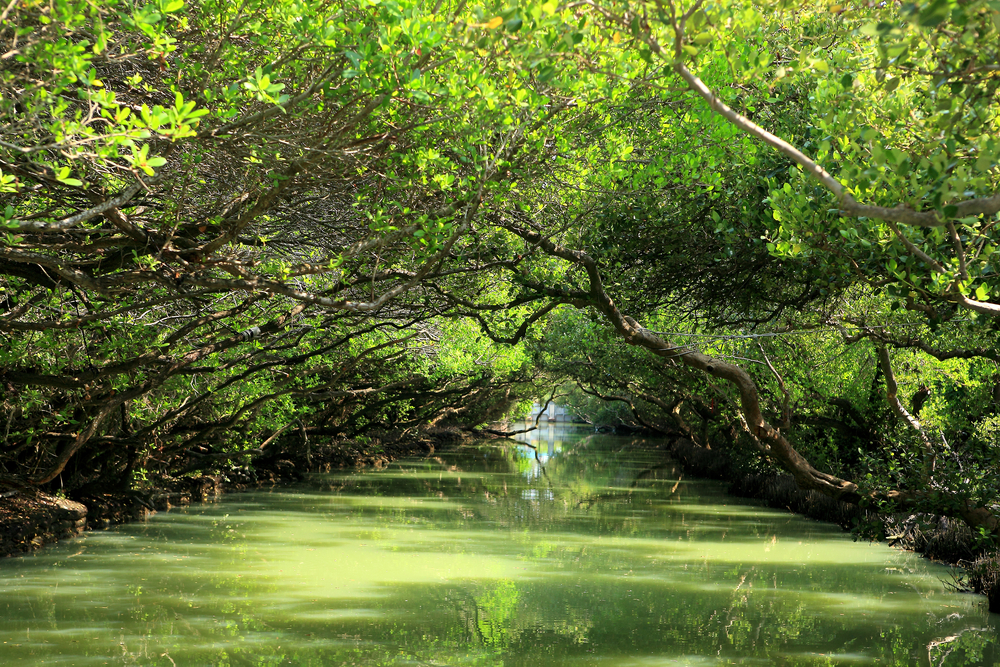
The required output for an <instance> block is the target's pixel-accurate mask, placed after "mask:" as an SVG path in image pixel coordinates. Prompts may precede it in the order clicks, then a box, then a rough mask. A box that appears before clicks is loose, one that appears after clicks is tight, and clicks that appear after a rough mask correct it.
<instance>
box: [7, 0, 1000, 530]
mask: <svg viewBox="0 0 1000 667" xmlns="http://www.w3.org/2000/svg"><path fill="white" fill-rule="evenodd" d="M998 33H1000V6H998V5H997V3H996V2H987V1H985V0H979V1H976V0H972V1H969V2H961V3H959V2H953V1H949V0H933V1H932V2H919V3H907V4H897V3H880V4H879V5H878V6H869V5H868V4H867V3H858V4H849V3H847V4H838V5H832V6H826V5H822V6H820V5H815V3H796V2H787V1H784V2H772V3H762V4H758V5H753V4H750V3H744V2H737V1H735V0H733V1H731V2H727V1H722V2H714V3H704V2H700V1H699V2H694V3H674V2H670V1H666V2H659V1H654V2H631V3H629V2H619V3H602V2H599V1H598V2H579V3H567V4H560V3H558V2H556V1H555V0H551V1H549V2H544V3H543V2H535V3H532V2H525V3H521V4H512V5H490V4H482V3H472V4H469V3H465V2H462V3H457V4H454V3H437V4H436V5H434V6H431V5H430V4H426V3H423V2H422V1H421V0H385V1H381V2H380V1H374V0H357V1H354V0H347V1H346V2H342V3H337V4H333V3H326V2H324V1H321V0H315V1H313V0H277V1H274V0H272V1H270V2H266V3H264V2H259V1H258V0H247V1H245V2H240V3H221V2H220V3H214V2H202V3H191V4H189V5H185V4H184V2H183V0H155V1H150V2H146V3H139V4H133V3H124V2H116V1H115V0H102V1H101V2H98V3H93V2H90V3H86V2H76V1H74V0H67V1H65V2H58V3H46V2H40V1H37V0H28V1H27V2H21V3H12V4H10V5H9V6H8V7H7V9H6V11H4V13H3V16H2V31H0V39H2V41H3V56H2V58H0V96H2V97H0V115H2V122H0V197H3V205H2V206H0V208H2V209H3V211H2V212H3V216H4V218H3V224H4V225H5V227H6V232H5V233H4V237H3V239H0V307H2V310H3V315H0V341H2V342H0V355H2V356H0V383H2V387H3V402H4V414H5V424H4V425H3V428H4V435H3V438H4V441H3V442H4V449H3V452H2V455H0V466H2V475H3V477H2V482H3V483H4V484H8V485H12V486H18V487H24V486H37V487H41V488H47V489H52V488H58V487H60V486H62V487H63V488H67V489H69V490H70V491H75V490H81V489H88V488H90V489H94V488H107V487H118V488H126V487H128V486H130V485H132V484H135V483H136V482H137V481H138V480H140V479H142V478H143V476H148V475H151V474H154V473H156V474H158V473H171V474H177V473H184V472H194V471H198V470H211V469H213V468H214V467H216V466H218V465H220V464H221V463H223V462H232V461H237V462H243V463H246V462H249V461H252V460H253V458H254V457H256V456H260V455H262V454H263V452H265V451H267V448H271V450H274V449H276V448H277V449H281V448H301V447H308V446H309V443H310V442H316V441H317V439H358V438H368V437H371V436H372V435H373V434H385V433H394V434H397V435H398V434H402V433H405V432H407V431H412V430H414V429H417V428H420V427H422V426H425V425H427V424H437V423H457V424H462V425H465V426H475V425H480V424H483V423H485V422H487V421H489V420H491V419H494V418H496V417H498V416H500V415H502V414H503V413H504V412H505V411H507V410H509V409H510V408H511V407H512V406H513V405H514V404H516V403H517V402H518V401H520V400H522V399H523V398H526V397H530V396H532V395H535V394H537V393H539V392H540V391H541V390H542V389H541V388H542V387H546V386H552V385H557V384H564V385H566V386H572V387H574V390H573V391H574V392H575V394H574V396H573V398H572V399H571V400H573V402H574V404H576V405H578V406H579V407H580V409H581V410H584V411H590V412H592V413H595V414H596V409H595V408H594V407H593V405H588V404H587V403H588V401H592V400H600V401H601V405H602V406H605V407H603V408H602V410H603V411H604V412H605V413H607V412H608V411H609V410H611V408H608V407H607V406H609V405H615V406H618V407H619V410H618V411H617V412H616V413H615V414H614V415H612V417H613V418H614V419H617V420H624V421H626V422H629V423H633V424H638V425H642V426H645V427H647V428H650V429H654V430H660V431H664V432H672V433H676V432H678V431H679V432H681V433H683V434H684V435H685V436H686V437H688V438H690V439H692V440H694V441H695V442H697V443H699V444H702V445H704V446H712V447H720V446H728V447H732V448H733V449H734V450H735V451H738V452H743V454H742V455H743V456H745V458H747V460H748V465H758V466H779V467H782V468H784V469H786V470H788V471H789V472H791V473H792V474H793V475H794V476H795V478H796V480H797V481H798V483H799V484H800V486H802V487H803V488H810V489H815V490H819V491H821V492H823V493H826V494H828V495H830V496H832V497H835V498H839V499H842V500H847V501H850V502H856V503H862V504H866V505H867V504H875V505H880V506H886V507H893V508H899V507H905V508H913V509H920V510H926V511H930V512H934V513H939V514H947V515H951V516H958V517H961V518H962V519H964V520H965V521H966V522H967V523H968V524H969V525H970V526H972V527H973V528H974V529H975V530H977V531H979V533H980V535H981V536H982V539H983V540H984V541H988V540H990V539H996V537H997V535H998V533H1000V521H998V513H997V509H996V508H997V502H998V497H997V494H998V492H1000V490H998V488H997V486H996V484H995V482H994V480H995V475H996V473H997V470H998V467H1000V428H998V427H1000V369H998V367H997V364H998V360H1000V359H998V356H1000V350H998V345H997V343H998V321H1000V301H998V300H997V297H998V296H1000V277H998V274H997V271H996V267H995V260H994V259H993V254H994V251H995V249H996V245H997V244H996V241H995V239H996V234H997V231H996V230H997V225H998V222H1000V218H998V212H1000V189H998V188H1000V166H998V164H1000V135H998V130H1000V119H998V109H1000V107H998V105H997V102H998V87H1000V39H998ZM310 439H312V440H310ZM751 454H753V460H754V461H756V462H755V463H750V460H751Z"/></svg>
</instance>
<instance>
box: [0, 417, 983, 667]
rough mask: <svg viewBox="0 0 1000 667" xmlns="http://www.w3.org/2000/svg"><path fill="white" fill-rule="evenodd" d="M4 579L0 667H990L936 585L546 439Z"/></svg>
mask: <svg viewBox="0 0 1000 667" xmlns="http://www.w3.org/2000/svg"><path fill="white" fill-rule="evenodd" d="M524 442H529V443H530V444H531V445H534V447H535V449H532V448H531V447H528V446H526V445H525V444H520V445H514V444H507V445H502V444H501V445H497V444H495V443H494V444H489V445H483V446H481V447H471V448H463V449H459V450H455V451H450V452H445V453H439V454H436V455H433V456H431V457H429V458H423V459H412V460H406V461H402V462H399V463H396V464H393V465H391V466H389V467H388V468H386V469H383V470H372V469H365V470H359V471H347V472H342V473H340V472H338V473H335V474H326V475H316V476H314V477H312V478H310V479H309V480H308V482H307V483H304V484H301V485H299V486H295V487H291V488H282V489H273V490H257V491H252V492H245V493H231V494H228V495H226V496H225V497H224V498H223V499H222V500H221V501H220V502H217V503H211V504H205V505H199V506H193V507H188V508H183V509H175V510H172V511H170V512H164V513H160V514H157V515H156V516H154V517H152V518H151V519H150V520H149V521H147V522H145V523H139V524H131V525H126V526H121V527H119V528H117V529H115V530H111V531H107V532H93V533H88V534H87V535H85V536H84V537H82V538H79V539H76V540H72V541H68V542H64V543H61V544H57V545H55V546H52V547H49V548H46V549H44V550H43V551H41V552H39V553H37V554H34V555H29V556H26V557H21V558H12V559H6V560H4V561H2V562H0V581H2V591H3V596H2V602H0V640H2V641H3V643H2V644H0V664H2V665H4V666H5V667H11V666H21V665H32V666H34V665H42V664H44V665H73V666H89V665H164V666H174V667H179V666H181V665H185V666H186V665H315V666H320V665H323V666H326V665H365V666H369V665H372V666H373V665H400V666H402V665H414V666H417V665H470V666H471V665H476V666H479V665H482V666H493V665H497V666H499V665H504V666H506V667H513V666H520V665H524V666H529V665H530V666H536V665H574V666H583V665H588V666H597V665H601V666H605V665H608V666H610V665H615V666H624V667H630V666H635V667H639V666H643V667H645V666H653V665H699V666H700V665H906V666H909V665H945V666H956V665H987V666H992V665H998V664H1000V648H998V646H1000V617H998V616H997V615H995V614H994V615H991V614H989V613H988V612H987V609H986V605H985V603H984V600H983V599H982V598H980V597H977V596H972V595H963V594H957V593H954V592H951V591H950V590H949V589H948V587H947V586H946V585H945V584H944V583H943V582H944V581H948V580H950V570H949V569H948V568H947V567H945V566H942V565H937V564H934V563H931V562H928V561H926V560H922V559H920V558H919V557H917V556H914V555H912V554H909V553H905V552H901V551H897V550H893V549H890V548H888V547H886V546H884V545H878V544H868V543H866V542H854V541H852V540H851V537H850V536H849V535H848V534H845V533H843V532H842V531H841V530H840V529H838V528H836V527H835V526H830V525H826V524H822V523H817V522H814V521H810V520H808V519H804V518H801V517H798V516H794V515H791V514H789V513H787V512H781V511H775V510H769V509H762V508H759V507H755V506H752V505H750V504H749V503H745V502H742V501H740V500H739V499H734V498H731V497H728V496H726V495H725V494H724V487H723V486H722V485H719V484H717V483H714V482H706V481H702V480H697V479H690V478H688V477H687V476H684V475H683V474H682V473H681V471H680V470H679V469H678V468H677V467H676V466H675V465H674V464H672V463H671V462H670V461H669V459H666V458H665V457H664V455H663V453H662V450H661V449H659V448H658V447H657V446H656V443H655V442H654V441H643V440H642V439H638V440H630V439H628V438H621V437H613V436H602V435H593V434H588V433H587V432H586V431H584V430H582V429H579V428H573V427H567V426H563V425H559V426H556V427H553V428H547V427H545V426H543V427H542V429H541V430H540V431H537V432H535V433H532V434H530V436H528V437H527V438H526V439H525V440H524Z"/></svg>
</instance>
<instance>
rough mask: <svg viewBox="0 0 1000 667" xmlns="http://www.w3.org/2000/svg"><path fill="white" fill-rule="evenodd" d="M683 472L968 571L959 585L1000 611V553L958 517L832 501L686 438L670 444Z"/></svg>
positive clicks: (736, 493) (788, 477) (780, 475)
mask: <svg viewBox="0 0 1000 667" xmlns="http://www.w3.org/2000/svg"><path fill="white" fill-rule="evenodd" d="M669 451H670V454H671V456H673V457H674V458H675V459H677V460H678V461H679V462H680V463H681V465H682V466H683V468H684V470H685V471H688V472H690V473H693V474H695V475H698V476H699V477H707V478H709V479H716V480H719V481H724V482H728V483H729V485H730V486H729V493H730V494H732V495H734V496H738V497H742V498H752V499H754V500H756V501H758V502H760V503H761V504H763V505H766V506H768V507H773V508H776V509H787V510H789V511H790V512H794V513H796V514H802V515H804V516H807V517H809V518H812V519H816V520H819V521H826V522H829V523H836V524H838V525H839V526H841V527H842V528H844V529H845V530H850V531H851V532H853V533H854V534H855V535H857V536H858V537H859V538H860V539H869V540H872V541H879V540H885V541H886V542H887V543H888V544H889V545H890V546H893V547H898V548H901V549H906V550H908V551H913V552H916V553H918V554H920V555H922V556H924V557H926V558H929V559H932V560H935V561H939V562H942V563H947V564H950V565H954V566H956V567H960V568H963V569H964V570H965V571H966V573H967V574H966V577H965V578H964V579H961V578H960V580H959V581H957V582H955V585H956V586H957V587H959V588H960V589H962V590H966V591H968V592H973V593H978V594H981V595H985V596H986V597H987V599H988V600H989V605H990V611H992V612H996V613H1000V552H997V551H988V552H984V551H982V550H980V549H977V548H976V544H975V539H974V536H973V534H972V531H971V530H970V529H969V527H968V526H967V525H966V524H965V523H963V522H961V521H958V520H955V519H949V518H947V517H937V516H929V515H923V514H903V515H885V514H879V513H877V512H872V511H869V510H865V509H862V508H860V507H858V506H857V505H850V504H848V503H844V502H840V501H838V500H833V499H832V498H829V497H827V496H824V495H823V494H821V493H819V492H817V491H803V490H802V489H800V488H799V487H798V485H797V484H796V483H795V480H794V479H793V478H792V476H791V475H788V474H783V473H744V472H742V471H740V470H738V469H737V467H736V466H735V465H733V462H732V460H731V459H730V457H729V454H728V453H727V452H726V450H725V449H706V448H705V447H700V446H698V445H696V444H695V443H693V442H691V441H690V440H688V439H686V438H683V437H682V438H677V439H676V440H674V441H673V443H672V445H671V446H670V448H669Z"/></svg>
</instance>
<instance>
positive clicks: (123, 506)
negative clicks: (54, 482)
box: [0, 428, 472, 557]
mask: <svg viewBox="0 0 1000 667" xmlns="http://www.w3.org/2000/svg"><path fill="white" fill-rule="evenodd" d="M471 439H472V438H471V436H469V435H468V434H465V433H463V432H462V431H460V430H458V429H449V428H441V429H433V430H429V431H426V432H423V433H419V434H415V435H402V434H389V435H387V436H385V437H383V438H373V439H370V440H367V441H365V442H355V441H340V442H334V443H324V444H316V445H314V446H312V447H310V448H308V449H304V448H297V449H295V450H294V451H289V450H282V449H280V448H274V449H272V450H271V451H269V452H268V451H267V450H265V452H266V454H264V455H262V456H260V457H258V458H256V459H255V460H254V462H253V465H252V466H247V465H243V466H240V465H232V464H227V465H225V466H220V467H219V468H218V472H216V473H214V474H211V475H203V474H198V475H186V476H178V477H159V478H157V479H155V480H152V481H150V482H148V483H147V484H146V485H145V486H144V487H143V488H140V489H134V490H128V491H119V492H109V493H81V494H79V495H77V496H75V497H73V498H61V497H57V496H52V495H49V494H45V493H41V492H38V491H35V490H32V489H17V490H11V491H7V492H5V493H3V494H2V495H0V557H3V556H16V555H20V554H24V553H28V552H31V551H34V550H36V549H39V548H41V547H43V546H45V545H46V544H51V543H53V542H56V541H58V540H63V539H69V538H72V537H76V536H77V535H79V534H80V533H82V532H83V531H84V530H101V529H106V528H110V527H111V526H115V525H118V524H121V523H125V522H128V521H138V520H142V519H145V518H147V517H149V516H150V515H152V514H155V513H156V512H160V511H165V510H168V509H170V508H171V507H176V506H182V505H188V504H190V503H195V502H205V501H209V500H214V499H216V498H218V496H219V495H220V494H222V493H223V492H224V491H226V490H238V489H247V488H253V487H259V486H264V485H276V484H287V483H291V482H296V481H299V480H301V479H302V478H303V477H304V476H305V475H306V474H307V473H311V472H329V471H330V470H334V469H339V468H349V467H359V466H374V467H383V466H385V465H387V464H388V463H389V462H391V461H394V460H396V459H399V458H403V457H406V456H414V455H417V454H430V453H433V452H435V451H437V450H440V449H442V448H446V447H449V446H454V445H458V444H462V443H465V442H467V441H469V440H471Z"/></svg>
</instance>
